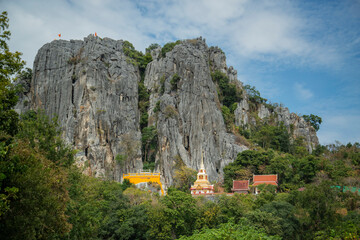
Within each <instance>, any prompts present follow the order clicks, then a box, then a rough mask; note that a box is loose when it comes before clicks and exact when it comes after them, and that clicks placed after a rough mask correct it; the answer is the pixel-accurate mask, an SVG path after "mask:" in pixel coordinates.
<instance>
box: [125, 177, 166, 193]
mask: <svg viewBox="0 0 360 240" xmlns="http://www.w3.org/2000/svg"><path fill="white" fill-rule="evenodd" d="M123 179H128V180H129V182H131V183H133V184H138V183H142V182H156V183H158V184H159V185H160V188H161V194H162V195H164V189H163V187H162V184H161V182H160V173H127V174H123Z"/></svg>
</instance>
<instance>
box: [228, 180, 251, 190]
mask: <svg viewBox="0 0 360 240" xmlns="http://www.w3.org/2000/svg"><path fill="white" fill-rule="evenodd" d="M248 189H249V180H239V181H233V188H232V190H248Z"/></svg>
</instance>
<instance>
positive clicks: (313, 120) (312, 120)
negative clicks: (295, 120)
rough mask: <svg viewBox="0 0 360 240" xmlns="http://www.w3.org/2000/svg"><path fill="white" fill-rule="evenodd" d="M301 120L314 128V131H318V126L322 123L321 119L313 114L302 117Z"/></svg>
mask: <svg viewBox="0 0 360 240" xmlns="http://www.w3.org/2000/svg"><path fill="white" fill-rule="evenodd" d="M303 118H304V120H305V121H306V122H308V123H310V124H311V126H313V127H314V128H315V130H316V131H318V130H319V129H320V124H321V123H322V119H321V117H319V116H316V115H314V114H310V116H309V115H303Z"/></svg>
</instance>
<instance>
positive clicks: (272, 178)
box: [252, 174, 278, 194]
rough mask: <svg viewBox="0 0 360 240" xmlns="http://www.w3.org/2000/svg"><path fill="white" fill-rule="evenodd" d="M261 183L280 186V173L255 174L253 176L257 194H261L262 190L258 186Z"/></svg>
mask: <svg viewBox="0 0 360 240" xmlns="http://www.w3.org/2000/svg"><path fill="white" fill-rule="evenodd" d="M260 184H269V185H274V186H276V187H277V186H278V175H277V174H276V175H254V176H253V184H252V185H253V186H254V187H255V192H254V193H255V194H259V193H260V190H259V189H258V188H257V187H256V186H258V185H260Z"/></svg>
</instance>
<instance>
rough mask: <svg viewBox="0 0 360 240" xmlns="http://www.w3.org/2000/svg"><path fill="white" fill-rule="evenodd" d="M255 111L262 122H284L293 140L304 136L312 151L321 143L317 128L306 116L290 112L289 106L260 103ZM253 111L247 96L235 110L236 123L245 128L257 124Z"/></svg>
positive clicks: (307, 146)
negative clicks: (268, 105) (271, 105)
mask: <svg viewBox="0 0 360 240" xmlns="http://www.w3.org/2000/svg"><path fill="white" fill-rule="evenodd" d="M253 112H255V113H256V116H257V117H258V119H260V121H261V122H267V121H269V120H270V119H271V118H272V119H273V120H274V122H275V123H276V124H280V123H284V126H285V127H286V128H287V130H288V132H289V133H290V136H291V138H292V139H293V140H294V139H296V138H299V137H301V138H303V140H304V142H305V144H306V148H307V150H308V151H309V152H310V153H311V152H312V150H313V149H315V147H316V146H317V145H318V144H319V140H318V138H317V136H316V131H315V129H314V128H313V127H312V126H311V125H310V124H309V123H308V122H306V121H305V120H304V118H302V117H300V116H298V115H296V114H295V113H290V112H289V109H288V108H287V107H282V106H276V107H271V108H269V107H266V106H265V105H264V104H260V105H259V106H258V107H256V109H255V110H253ZM251 113H252V111H251V110H250V108H249V100H248V97H247V96H245V98H244V99H243V100H242V101H240V103H239V104H238V107H237V108H236V110H235V124H236V125H237V126H241V127H244V128H248V127H249V126H251V125H253V126H255V125H256V124H257V121H256V117H255V116H254V114H251Z"/></svg>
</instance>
